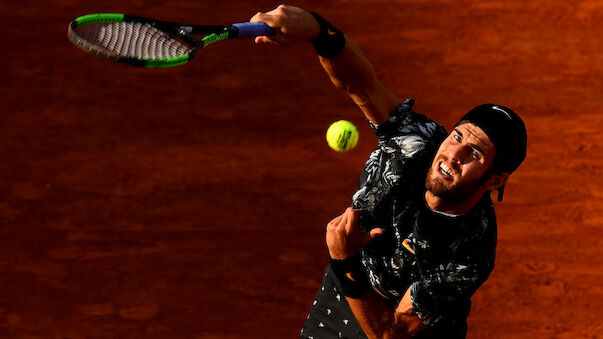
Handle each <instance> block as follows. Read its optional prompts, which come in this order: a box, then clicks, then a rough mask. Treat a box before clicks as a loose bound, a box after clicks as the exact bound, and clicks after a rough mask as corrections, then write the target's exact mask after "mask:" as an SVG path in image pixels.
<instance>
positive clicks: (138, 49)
mask: <svg viewBox="0 0 603 339" xmlns="http://www.w3.org/2000/svg"><path fill="white" fill-rule="evenodd" d="M193 34H199V35H201V34H202V35H204V37H203V38H201V39H199V40H197V39H195V38H194V37H193V36H192V35H193ZM273 34H274V30H273V29H272V28H271V27H269V26H268V25H266V24H264V23H261V22H254V23H250V22H245V23H238V24H233V25H227V26H199V25H184V24H179V23H175V22H166V21H158V20H153V19H149V18H143V17H137V16H130V15H125V14H117V13H99V14H88V15H84V16H81V17H79V18H77V19H75V20H74V21H72V22H71V23H70V24H69V29H68V31H67V36H68V37H69V40H71V41H72V42H73V43H74V44H75V45H76V46H78V47H80V48H81V49H83V50H84V51H86V52H88V53H90V54H93V55H98V56H101V57H104V58H106V59H109V60H113V61H117V62H122V63H125V64H128V65H133V66H141V67H148V68H158V67H174V66H180V65H183V64H185V63H187V62H189V61H190V60H191V59H192V58H193V56H194V55H195V53H196V52H197V51H198V50H199V49H201V48H204V47H207V46H209V45H211V44H214V43H216V42H220V41H224V40H226V39H232V38H242V37H255V36H260V35H273Z"/></svg>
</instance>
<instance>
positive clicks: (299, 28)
mask: <svg viewBox="0 0 603 339" xmlns="http://www.w3.org/2000/svg"><path fill="white" fill-rule="evenodd" d="M249 21H250V22H263V23H265V24H267V25H268V26H270V27H272V28H273V29H274V31H275V34H274V35H273V36H259V37H256V38H255V42H256V43H272V44H290V43H296V42H304V41H310V40H312V39H314V38H316V37H317V36H318V34H319V32H320V26H319V25H318V22H317V21H316V19H314V17H313V16H312V14H310V13H309V12H307V11H305V10H303V9H301V8H298V7H294V6H287V5H280V6H278V7H277V8H275V9H273V10H271V11H270V12H266V13H262V12H258V13H257V14H256V15H254V16H253V17H252V18H251V20H249Z"/></svg>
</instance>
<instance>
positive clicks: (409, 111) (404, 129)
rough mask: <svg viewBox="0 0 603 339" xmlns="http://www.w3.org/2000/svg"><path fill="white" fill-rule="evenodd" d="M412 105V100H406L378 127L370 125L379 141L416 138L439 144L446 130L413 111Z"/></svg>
mask: <svg viewBox="0 0 603 339" xmlns="http://www.w3.org/2000/svg"><path fill="white" fill-rule="evenodd" d="M414 103H415V100H414V99H412V98H411V99H406V100H405V101H404V102H403V103H401V104H400V105H398V106H397V107H396V108H395V109H394V110H393V111H392V112H391V113H390V115H389V119H388V120H387V121H386V122H384V123H382V124H380V125H372V124H371V125H372V127H373V130H374V131H375V133H376V134H377V136H378V137H379V139H380V141H384V140H387V139H389V138H396V137H403V136H416V137H419V138H421V140H424V141H432V140H433V141H434V142H436V143H438V144H439V142H441V141H442V140H443V139H444V138H445V137H446V135H447V132H446V129H445V128H444V127H443V126H442V125H441V124H439V123H438V122H436V121H435V120H432V119H431V118H429V117H427V116H426V115H424V114H421V113H417V112H415V111H414V110H413V106H414Z"/></svg>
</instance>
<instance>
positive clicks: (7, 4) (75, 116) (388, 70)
mask: <svg viewBox="0 0 603 339" xmlns="http://www.w3.org/2000/svg"><path fill="white" fill-rule="evenodd" d="M278 4H279V3H277V2H271V1H239V0H235V1H226V2H214V1H183V0H173V1H159V0H132V1H116V0H107V1H100V2H93V3H91V2H89V1H67V0H49V1H33V0H21V1H14V0H4V1H2V2H0V28H1V30H0V31H1V32H2V34H0V42H1V43H0V58H1V60H2V64H3V67H1V68H0V79H1V81H0V99H1V102H2V108H1V109H0V114H1V123H0V156H1V158H2V161H0V258H1V259H0V336H2V337H5V338H294V337H298V335H299V330H300V329H301V325H302V324H303V322H304V320H305V317H306V315H307V312H308V311H309V308H310V305H311V302H312V300H313V298H314V296H315V294H316V290H317V288H318V286H319V284H320V280H321V278H322V273H323V269H324V266H325V265H326V263H327V258H328V257H327V252H326V247H325V245H324V226H325V224H326V223H327V222H328V221H329V220H331V218H333V217H335V216H337V215H339V214H340V213H341V212H342V211H343V210H344V209H345V208H346V207H347V206H349V204H350V202H351V195H352V194H353V193H354V191H355V186H356V184H357V179H358V175H359V173H360V170H361V168H362V166H363V164H364V161H365V160H366V158H367V157H368V155H369V153H370V152H371V150H372V149H373V148H374V147H375V146H376V138H375V137H374V135H373V134H372V132H371V131H370V129H369V128H368V126H367V124H366V123H365V120H364V117H363V116H362V114H361V112H360V111H359V110H358V109H357V108H356V107H355V105H354V104H353V103H352V101H351V100H350V99H349V98H348V97H347V96H346V95H345V93H343V92H340V91H338V90H336V89H334V88H333V86H332V85H331V84H330V81H329V79H328V77H327V76H326V75H325V74H324V73H323V71H322V69H321V67H320V65H319V63H318V59H317V57H316V55H315V54H314V51H313V49H312V48H311V46H310V45H309V44H301V45H294V46H286V47H280V48H279V47H267V46H255V45H254V44H253V42H252V41H251V40H236V41H227V42H224V43H221V44H219V45H215V46H211V47H208V48H207V49H206V50H203V51H202V52H201V53H199V54H198V55H197V56H196V57H195V59H194V60H193V61H192V62H191V63H190V64H187V65H185V66H182V67H178V68H172V69H160V70H147V69H138V68H133V67H128V66H124V65H121V64H113V63H109V62H106V61H104V60H101V59H99V58H94V57H90V56H88V55H87V54H86V53H84V52H82V51H80V50H78V49H77V48H76V47H75V46H73V45H72V44H71V43H70V42H69V41H68V39H67V37H66V32H67V25H68V24H69V22H70V21H72V20H73V19H74V18H76V17H78V16H80V15H84V14H88V13H96V12H123V13H128V14H132V15H138V16H148V17H153V18H158V19H162V20H169V21H177V22H187V23H197V24H216V25H217V24H220V25H221V24H226V23H232V22H241V21H247V20H248V19H249V18H250V17H251V16H253V15H254V14H255V13H256V12H257V11H267V10H270V9H272V8H274V7H276V6H277V5H278ZM291 4H292V5H296V6H299V7H303V8H306V9H308V10H314V11H316V12H319V13H320V14H321V15H322V16H324V17H325V18H327V19H328V20H329V21H330V22H332V23H333V24H334V25H335V26H337V27H339V28H340V29H341V30H343V31H344V32H345V33H346V34H347V35H348V36H350V37H351V38H352V39H354V40H355V41H356V42H357V43H358V44H359V45H360V46H361V47H362V48H363V50H364V52H365V54H366V55H367V57H368V58H369V59H370V60H371V61H372V62H373V64H374V65H375V68H376V71H377V73H378V76H379V79H380V80H381V81H382V82H383V84H384V85H385V86H386V87H387V88H388V89H389V90H390V91H392V92H394V93H396V94H397V95H398V96H400V98H401V99H403V98H408V97H413V98H416V105H415V110H416V111H418V112H420V113H423V114H426V115H428V116H430V117H431V118H433V119H435V120H437V121H439V122H441V123H442V124H443V125H444V126H445V127H446V128H448V129H450V128H451V127H452V125H453V123H455V122H456V120H457V119H458V118H459V117H460V116H461V115H462V114H463V113H465V112H466V111H468V110H469V109H471V108H472V107H474V106H476V105H478V104H481V103H484V102H496V103H500V104H504V105H506V106H509V107H511V108H512V109H514V110H515V111H516V112H518V113H519V114H520V115H522V117H523V118H524V120H525V122H526V124H527V128H528V135H529V146H528V156H527V159H526V161H525V162H524V164H523V165H522V166H521V167H520V168H519V170H518V171H517V172H516V173H514V174H513V175H512V176H511V178H510V181H509V183H508V184H507V187H506V191H505V199H504V201H503V202H502V203H497V207H496V209H497V217H498V224H499V229H498V234H499V241H498V253H497V260H496V265H497V267H496V269H495V270H494V272H493V274H492V275H491V277H490V279H489V280H488V281H487V282H486V284H485V285H484V286H483V287H482V288H481V289H480V290H478V292H477V293H476V295H475V296H474V298H473V305H474V306H473V309H472V312H471V316H470V318H469V333H468V338H598V337H601V336H602V333H603V326H602V325H601V321H600V320H601V318H602V316H603V313H602V312H601V304H602V302H603V289H602V287H601V283H600V282H601V281H602V280H603V270H602V269H601V267H602V264H603V257H602V255H601V251H600V247H601V245H602V244H603V242H602V240H601V234H603V231H602V229H601V226H602V224H603V222H602V221H603V220H602V217H601V212H602V210H601V206H602V202H603V193H601V192H602V191H603V190H602V188H603V184H602V181H601V180H600V176H601V175H602V174H603V173H602V171H601V168H602V165H603V159H602V157H601V155H602V154H603V148H602V141H603V136H602V134H601V131H600V130H601V127H603V125H602V124H603V118H602V115H601V113H602V111H601V107H602V104H603V98H602V97H601V93H603V91H602V90H603V88H602V84H601V81H602V79H603V56H602V54H601V49H600V46H601V36H602V33H603V23H602V21H603V1H573V2H566V1H544V0H534V1H519V0H507V1H494V0H491V1H469V0H458V1H443V0H434V1H419V0H414V1H411V0H406V1H403V0H397V1H385V0H382V1H379V0H375V1H360V0H348V1H346V0H341V1H334V0H333V1H296V2H292V3H291ZM340 119H348V120H351V121H352V122H354V123H355V124H356V125H357V126H358V128H359V130H360V141H359V144H358V146H357V147H356V148H355V149H354V150H352V151H350V152H347V153H341V154H340V153H336V152H334V151H332V150H331V149H330V148H328V146H327V144H326V142H325V140H324V135H325V132H326V129H327V128H328V126H329V125H330V124H331V123H332V122H334V121H336V120H340Z"/></svg>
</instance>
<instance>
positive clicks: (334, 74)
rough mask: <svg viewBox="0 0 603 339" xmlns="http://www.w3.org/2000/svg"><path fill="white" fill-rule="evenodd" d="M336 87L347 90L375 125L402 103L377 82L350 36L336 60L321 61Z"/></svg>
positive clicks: (369, 65) (372, 71)
mask: <svg viewBox="0 0 603 339" xmlns="http://www.w3.org/2000/svg"><path fill="white" fill-rule="evenodd" d="M320 62H321V64H322V66H323V68H324V69H325V71H326V72H327V74H328V75H329V77H330V78H331V81H332V82H333V84H334V85H335V86H336V87H338V88H341V89H343V90H345V91H346V92H347V93H348V95H349V96H350V97H351V98H352V100H354V103H356V105H358V107H359V108H360V109H361V110H362V112H363V113H364V114H365V116H366V117H367V118H368V119H369V120H370V121H371V122H372V123H373V124H375V125H378V124H381V123H383V122H385V121H387V119H388V117H389V113H390V112H391V111H392V110H394V109H395V108H396V106H398V105H399V104H400V100H399V99H398V98H397V97H396V96H395V95H394V94H392V93H391V92H389V91H388V90H387V89H385V87H383V85H382V84H381V83H380V82H379V81H378V80H377V77H376V74H375V70H374V68H373V65H372V64H371V63H370V62H369V61H368V59H367V58H366V57H365V56H364V54H363V53H362V51H361V50H360V47H358V45H356V43H355V42H354V41H353V40H351V39H350V38H348V37H346V45H345V48H344V50H343V51H342V52H341V54H339V55H338V56H336V57H334V58H322V57H321V58H320Z"/></svg>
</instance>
